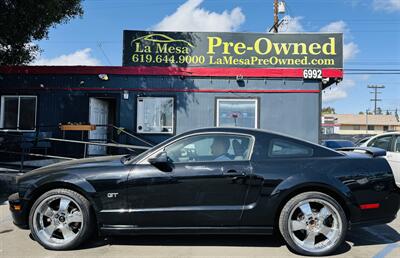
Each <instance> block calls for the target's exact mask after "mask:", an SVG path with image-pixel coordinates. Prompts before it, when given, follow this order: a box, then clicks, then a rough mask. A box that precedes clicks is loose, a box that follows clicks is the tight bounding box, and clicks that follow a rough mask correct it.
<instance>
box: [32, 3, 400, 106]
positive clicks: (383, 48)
mask: <svg viewBox="0 0 400 258" xmlns="http://www.w3.org/2000/svg"><path fill="white" fill-rule="evenodd" d="M272 2H273V1H272V0H234V1H227V0H86V1H84V2H83V6H84V12H85V13H84V15H83V17H82V18H80V19H79V18H78V19H74V20H72V21H70V22H69V23H67V24H61V25H58V26H56V27H55V28H52V29H51V30H50V33H49V39H47V40H42V41H39V42H38V44H39V45H40V47H41V48H42V49H43V53H42V54H41V56H39V57H38V59H37V60H36V61H35V64H46V65H75V64H82V65H121V63H122V31H123V30H124V29H139V30H146V29H154V30H165V29H167V30H187V31H201V30H203V31H240V32H265V31H266V30H268V29H269V27H270V26H271V23H272ZM285 2H286V5H287V13H286V15H287V16H288V18H287V21H288V22H287V23H285V24H284V25H283V26H282V28H281V29H282V30H283V31H290V32H292V31H296V32H302V31H307V32H318V31H338V32H344V35H345V68H361V69H374V68H378V69H400V0H286V1H285ZM369 84H383V85H385V86H386V88H385V89H384V90H383V93H382V94H381V95H380V98H381V99H382V102H381V103H379V105H380V106H381V107H382V109H395V108H398V109H399V110H400V74H396V75H371V74H357V75H353V74H352V75H350V74H348V75H345V78H344V80H343V82H342V83H340V84H338V85H336V86H332V87H331V88H330V89H327V90H326V91H325V92H324V93H323V100H324V103H323V106H332V107H334V108H335V109H336V112H337V113H358V112H359V111H361V110H365V109H367V108H369V109H371V108H372V106H373V105H372V103H371V102H370V101H369V99H370V98H371V94H370V93H369V92H370V91H369V90H368V89H367V85H369Z"/></svg>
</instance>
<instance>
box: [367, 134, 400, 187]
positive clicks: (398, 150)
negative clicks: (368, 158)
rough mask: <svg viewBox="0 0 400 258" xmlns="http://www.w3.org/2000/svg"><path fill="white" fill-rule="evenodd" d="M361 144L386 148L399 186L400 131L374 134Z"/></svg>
mask: <svg viewBox="0 0 400 258" xmlns="http://www.w3.org/2000/svg"><path fill="white" fill-rule="evenodd" d="M360 146H363V147H365V146H367V147H377V148H381V149H384V150H386V156H385V158H386V159H387V161H388V162H389V164H390V166H391V168H392V170H393V174H394V177H395V179H396V184H397V186H398V187H400V132H390V133H383V134H379V135H376V136H373V137H371V138H369V139H368V140H367V141H366V142H364V143H362V144H361V145H360Z"/></svg>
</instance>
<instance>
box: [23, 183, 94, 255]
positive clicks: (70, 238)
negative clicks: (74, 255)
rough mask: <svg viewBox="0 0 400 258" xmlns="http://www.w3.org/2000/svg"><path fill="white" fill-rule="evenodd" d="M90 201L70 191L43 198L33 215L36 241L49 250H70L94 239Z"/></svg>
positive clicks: (31, 227) (59, 191)
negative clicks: (92, 235)
mask: <svg viewBox="0 0 400 258" xmlns="http://www.w3.org/2000/svg"><path fill="white" fill-rule="evenodd" d="M91 217H92V214H91V210H90V203H89V201H88V200H87V199H86V198H85V197H83V196H82V195H81V194H79V193H77V192H75V191H72V190H69V189H54V190H51V191H48V192H46V193H44V194H43V195H41V196H40V197H39V198H38V199H37V200H36V201H35V203H34V204H33V206H32V209H31V212H30V214H29V226H30V229H31V233H32V235H33V237H34V239H35V240H36V241H38V242H39V243H40V244H41V245H42V246H44V247H45V248H47V249H52V250H67V249H72V248H75V247H77V246H79V245H80V244H82V243H83V242H84V241H85V240H86V239H88V237H89V236H90V235H91V232H92V229H93V228H94V227H93V219H91Z"/></svg>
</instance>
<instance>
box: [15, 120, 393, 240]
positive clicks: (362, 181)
mask: <svg viewBox="0 0 400 258" xmlns="http://www.w3.org/2000/svg"><path fill="white" fill-rule="evenodd" d="M208 132H218V133H223V132H226V133H242V134H248V135H251V136H252V137H254V138H255V144H254V148H253V154H252V156H251V160H250V161H228V162H203V163H200V162H199V163H196V164H193V163H192V164H190V163H187V164H184V163H181V164H175V167H174V169H173V170H172V171H171V172H163V171H160V170H159V169H157V168H155V167H154V166H152V165H150V164H136V163H137V162H138V161H139V160H140V159H141V158H142V157H144V156H145V155H146V154H144V155H142V156H140V157H137V158H134V159H132V160H130V161H129V159H122V160H125V162H121V157H119V156H117V157H111V158H95V159H89V160H83V161H78V163H79V164H76V162H67V163H62V164H59V165H53V166H49V167H44V168H40V169H37V170H34V171H32V172H29V173H26V174H25V175H24V176H22V177H20V178H19V179H18V185H19V192H18V195H13V196H11V197H10V199H9V201H10V204H13V203H20V204H22V211H20V212H18V211H13V212H12V214H13V217H14V223H15V224H17V225H19V226H20V227H26V226H27V223H28V214H29V209H30V206H31V205H32V203H33V202H34V200H35V198H37V197H38V195H40V194H41V193H43V192H44V191H46V190H48V189H51V188H55V187H68V188H72V189H73V190H76V191H78V192H80V193H81V194H83V195H84V196H85V197H86V198H88V199H89V201H90V202H91V203H92V205H93V208H94V210H95V214H96V219H97V223H98V225H99V228H100V230H101V232H103V233H106V234H120V233H141V232H148V233H163V232H167V233H180V232H184V233H190V232H194V233H196V232H197V233H199V232H207V233H212V232H215V233H226V232H235V233H271V232H272V230H273V227H274V226H275V223H276V220H277V217H278V216H279V211H280V209H281V207H282V205H283V204H284V203H285V202H286V201H287V200H288V199H289V198H291V197H292V196H294V195H295V194H297V193H300V192H303V191H309V190H316V191H323V192H326V193H328V194H330V195H331V196H333V197H335V198H336V199H337V200H338V201H339V202H340V203H341V205H342V206H343V207H344V209H345V211H346V215H347V216H348V219H349V220H350V222H351V224H353V225H357V224H360V225H361V224H362V225H365V224H372V223H387V222H390V221H392V220H393V219H394V218H395V216H396V213H397V211H398V209H399V206H400V194H399V190H398V189H397V188H396V186H395V183H394V178H393V175H392V172H391V169H390V167H389V165H388V163H387V161H386V160H385V159H383V158H380V157H377V158H372V157H371V156H369V155H366V154H360V153H347V154H344V153H339V152H336V151H333V150H330V149H327V148H324V147H321V146H318V145H314V144H312V143H308V142H304V141H301V140H298V139H293V138H287V137H286V136H283V135H279V134H275V133H270V132H266V131H261V130H250V129H241V128H210V129H199V130H195V131H191V132H188V133H185V134H183V135H179V136H176V137H173V138H171V139H170V140H168V141H166V142H165V143H162V144H160V145H158V146H156V147H155V148H154V149H158V148H159V147H160V146H163V145H165V144H169V143H170V142H172V141H174V140H175V139H178V138H180V137H186V136H190V135H192V134H198V133H208ZM275 138H283V139H288V140H290V141H294V142H297V143H300V144H303V145H307V146H309V147H312V148H313V149H314V154H313V157H305V158H270V157H268V155H267V149H268V145H269V142H270V141H271V139H275ZM150 152H151V151H150ZM83 162H84V163H83ZM228 171H230V173H228ZM110 193H111V194H112V195H111V196H110V195H109V194H110ZM366 203H379V204H380V208H379V209H373V210H372V209H371V210H361V209H360V208H359V205H360V204H366Z"/></svg>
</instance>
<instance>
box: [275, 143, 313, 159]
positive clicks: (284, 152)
mask: <svg viewBox="0 0 400 258" xmlns="http://www.w3.org/2000/svg"><path fill="white" fill-rule="evenodd" d="M313 152H314V150H313V149H312V148H311V147H308V146H305V145H302V144H299V143H296V142H293V141H289V140H283V139H272V140H271V142H270V145H269V150H268V156H269V157H271V158H289V157H311V156H312V155H313Z"/></svg>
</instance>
